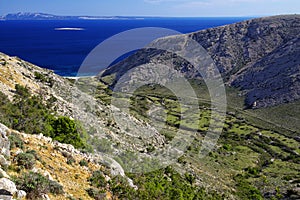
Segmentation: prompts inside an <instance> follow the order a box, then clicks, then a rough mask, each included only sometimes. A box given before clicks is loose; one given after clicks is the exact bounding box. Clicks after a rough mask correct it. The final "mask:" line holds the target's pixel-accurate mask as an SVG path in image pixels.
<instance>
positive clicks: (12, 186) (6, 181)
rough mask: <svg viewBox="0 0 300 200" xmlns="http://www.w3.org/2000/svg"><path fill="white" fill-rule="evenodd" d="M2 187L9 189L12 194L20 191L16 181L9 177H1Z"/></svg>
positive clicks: (0, 186)
mask: <svg viewBox="0 0 300 200" xmlns="http://www.w3.org/2000/svg"><path fill="white" fill-rule="evenodd" d="M0 189H2V190H7V191H9V192H10V193H11V194H15V193H16V192H17V191H18V190H17V187H16V185H15V183H14V182H12V181H11V180H9V179H7V178H1V179H0Z"/></svg>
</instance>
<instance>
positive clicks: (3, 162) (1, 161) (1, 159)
mask: <svg viewBox="0 0 300 200" xmlns="http://www.w3.org/2000/svg"><path fill="white" fill-rule="evenodd" d="M9 165H10V162H9V161H7V160H6V158H5V157H4V156H3V155H0V166H2V167H7V166H9Z"/></svg>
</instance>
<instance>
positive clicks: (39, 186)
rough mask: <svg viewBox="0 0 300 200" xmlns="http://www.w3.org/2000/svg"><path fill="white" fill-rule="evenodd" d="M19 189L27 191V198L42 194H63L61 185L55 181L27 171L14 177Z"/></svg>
mask: <svg viewBox="0 0 300 200" xmlns="http://www.w3.org/2000/svg"><path fill="white" fill-rule="evenodd" d="M14 181H15V183H16V185H17V188H18V189H19V190H24V191H25V192H26V193H27V196H26V197H27V198H28V199H33V200H35V199H40V198H41V197H42V195H43V194H47V193H49V192H50V193H52V194H63V187H62V186H61V185H60V184H59V183H57V182H55V181H51V180H49V179H47V178H46V177H44V176H42V175H41V174H39V173H34V172H28V173H23V174H22V175H21V176H20V177H18V178H14Z"/></svg>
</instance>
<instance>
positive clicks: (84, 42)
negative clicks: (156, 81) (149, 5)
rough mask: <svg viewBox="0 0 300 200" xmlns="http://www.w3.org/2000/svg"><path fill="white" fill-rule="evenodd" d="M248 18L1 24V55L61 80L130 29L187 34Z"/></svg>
mask: <svg viewBox="0 0 300 200" xmlns="http://www.w3.org/2000/svg"><path fill="white" fill-rule="evenodd" d="M246 19H249V18H143V19H127V20H120V19H110V20H56V21H55V20H54V21H51V20H41V21H39V20H26V21H22V20H21V21H20V20H16V21H14V20H11V21H0V51H1V52H3V53H6V54H9V55H11V56H18V57H20V58H22V59H24V60H27V61H29V62H32V63H34V64H36V65H38V66H41V67H45V68H48V69H52V70H54V71H55V73H57V74H59V75H62V76H76V75H77V71H78V68H79V67H80V65H81V63H82V62H83V60H84V58H85V57H86V56H87V55H88V53H89V52H90V51H91V50H92V49H93V48H94V47H96V46H97V45H98V44H99V43H101V42H102V41H104V40H105V39H107V38H109V37H111V36H112V35H115V34H117V33H120V32H122V31H126V30H129V29H133V28H141V27H162V28H169V29H173V30H176V31H179V32H181V33H189V32H193V31H198V30H202V29H207V28H211V27H216V26H221V25H225V24H231V23H235V22H239V21H243V20H246Z"/></svg>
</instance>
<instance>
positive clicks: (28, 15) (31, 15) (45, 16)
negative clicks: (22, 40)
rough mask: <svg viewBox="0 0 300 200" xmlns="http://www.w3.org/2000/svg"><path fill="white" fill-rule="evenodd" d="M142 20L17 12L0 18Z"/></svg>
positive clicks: (120, 17) (121, 17)
mask: <svg viewBox="0 0 300 200" xmlns="http://www.w3.org/2000/svg"><path fill="white" fill-rule="evenodd" d="M110 19H120V20H122V19H123V20H126V19H137V20H138V19H144V17H127V16H125V17H123V16H59V15H52V14H46V13H30V12H19V13H14V14H7V15H4V16H0V20H110Z"/></svg>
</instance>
